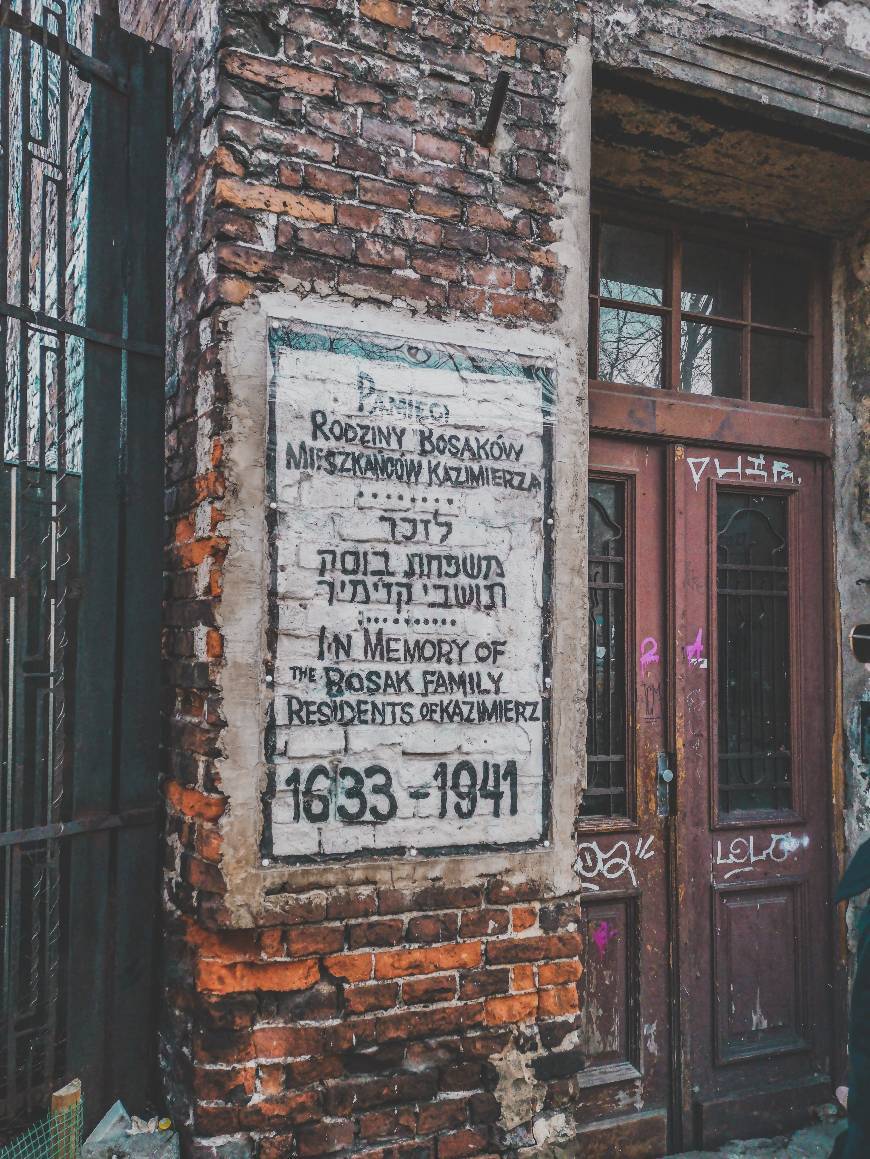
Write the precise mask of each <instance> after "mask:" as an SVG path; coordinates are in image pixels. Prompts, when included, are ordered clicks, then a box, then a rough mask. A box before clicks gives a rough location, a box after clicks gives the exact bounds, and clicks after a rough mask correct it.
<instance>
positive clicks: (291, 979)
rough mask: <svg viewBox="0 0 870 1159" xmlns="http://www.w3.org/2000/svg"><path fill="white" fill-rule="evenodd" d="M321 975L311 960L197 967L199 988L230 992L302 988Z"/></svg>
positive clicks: (236, 963) (220, 963) (201, 965)
mask: <svg viewBox="0 0 870 1159" xmlns="http://www.w3.org/2000/svg"><path fill="white" fill-rule="evenodd" d="M319 976H320V971H319V969H318V966H317V962H316V961H315V960H314V959H310V960H308V961H303V962H231V963H224V962H212V961H202V962H200V963H199V965H198V966H197V972H196V984H197V989H199V990H208V991H210V992H212V993H215V994H229V993H232V992H234V991H238V990H270V991H272V990H274V991H287V990H305V989H307V988H308V987H309V986H313V985H314V984H315V982H317V980H318V978H319Z"/></svg>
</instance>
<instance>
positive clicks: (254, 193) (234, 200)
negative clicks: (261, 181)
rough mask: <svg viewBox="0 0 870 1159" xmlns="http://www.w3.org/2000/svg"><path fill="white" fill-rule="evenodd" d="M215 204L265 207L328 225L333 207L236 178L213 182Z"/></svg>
mask: <svg viewBox="0 0 870 1159" xmlns="http://www.w3.org/2000/svg"><path fill="white" fill-rule="evenodd" d="M215 205H234V206H237V207H238V208H239V209H256V210H261V209H265V210H268V212H269V213H286V214H287V215H288V216H290V217H298V218H300V219H301V220H303V221H319V222H323V223H325V224H331V223H332V221H333V220H334V218H335V208H334V206H332V205H331V204H330V203H329V202H327V201H320V200H318V199H317V198H315V197H307V196H305V195H304V194H301V193H290V192H288V191H285V190H283V189H275V188H274V186H272V185H255V184H252V183H250V182H246V181H240V180H239V179H238V178H236V177H221V178H220V179H219V180H218V181H217V183H216V185H215Z"/></svg>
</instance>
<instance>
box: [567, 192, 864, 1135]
mask: <svg viewBox="0 0 870 1159" xmlns="http://www.w3.org/2000/svg"><path fill="white" fill-rule="evenodd" d="M651 204H652V206H653V207H652V209H651V208H650V207H651ZM592 205H593V210H592V212H593V227H592V238H593V243H592V257H591V272H590V311H589V313H590V324H589V346H590V361H589V365H590V367H591V368H595V367H596V366H597V351H596V350H595V344H596V343H597V336H598V325H597V309H598V306H597V293H596V291H597V277H598V260H599V258H598V244H597V229H596V224H595V223H596V220H600V219H601V218H602V217H607V218H608V219H611V218H612V219H615V220H617V221H619V223H620V224H631V225H634V226H637V227H639V228H644V227H647V228H649V227H652V228H655V229H659V230H662V229H664V230H671V231H673V230H675V229H676V228H677V227H678V226H679V227H680V228H681V229H682V228H688V229H690V230H691V231H695V230H698V231H705V230H712V231H714V232H715V233H716V234H717V235H719V236H720V237H723V238H727V237H728V236H729V234H730V236H732V237H733V236H735V234H736V232H737V231H736V230H735V225H734V222H733V221H729V220H728V219H727V218H723V217H722V216H721V215H718V214H710V213H703V212H696V211H692V210H690V209H685V210H684V209H682V208H680V209H677V208H674V207H673V206H667V205H661V204H659V205H656V204H655V202H652V203H651V199H649V198H644V199H643V200H641V199H640V198H636V197H631V196H626V195H622V194H618V195H617V194H614V193H613V192H612V191H607V192H606V194H605V193H604V192H603V191H594V192H593V198H592ZM742 224H743V223H742V222H741V225H742ZM746 234H748V236H750V237H751V238H753V239H756V238H757V239H758V240H760V241H762V242H765V243H768V244H786V245H788V246H789V247H790V248H794V247H798V248H800V249H801V250H802V251H803V252H804V253H806V254H807V255H808V256H809V258H810V261H811V263H812V281H811V292H810V327H811V330H812V331H813V346H812V349H813V353H812V355H811V357H810V359H809V365H808V400H809V402H810V405H809V406H808V407H807V408H805V409H803V408H801V409H798V408H794V407H787V406H779V405H774V404H761V403H753V402H751V401H748V400H745V399H742V398H741V399H714V398H707V397H702V396H693V395H689V394H684V393H682V392H680V391H679V389H678V388H677V383H676V381H675V382H674V389H662V388H652V387H643V386H632V385H627V384H624V383H611V382H606V381H603V380H599V379H597V378H595V377H592V376H591V375H590V380H589V425H590V437H594V436H596V435H599V436H605V437H610V438H624V439H626V440H627V441H637V440H641V441H644V442H654V443H659V444H664V445H665V447H668V446H672V445H674V444H686V445H693V444H697V445H705V446H715V447H719V448H722V449H724V450H729V451H733V450H735V449H741V448H744V447H746V446H750V447H752V448H753V449H758V450H763V451H766V452H767V451H770V452H782V453H783V454H788V453H791V454H793V455H803V456H806V457H811V458H813V459H816V460H818V461H820V462H821V465H822V471H821V475H822V488H821V496H820V502H821V508H822V558H821V561H820V563H821V576H820V586H821V589H822V595H823V605H824V606H823V625H822V632H823V637H824V640H825V646H824V648H823V669H822V679H823V680H824V689H823V698H824V721H825V740H826V746H825V747H826V748H827V743H828V742H829V744H830V754H831V756H830V768H831V776H830V781H829V785H828V787H829V789H830V791H829V792H827V793H826V799H827V801H828V815H827V825H828V835H829V838H830V849H829V857H828V887H829V893H830V896H831V897H832V898H833V894H834V890H835V886H836V882H837V881H838V879H839V876H840V873H841V872H842V866H843V861H844V856H845V825H844V817H845V812H844V803H845V769H844V762H843V757H842V753H843V738H844V733H843V722H842V711H841V708H840V689H841V667H840V647H839V644H840V633H839V618H838V616H837V586H836V573H835V550H834V505H833V468H832V454H833V433H832V421H831V379H832V364H833V357H832V318H831V293H832V278H831V261H832V243H831V242H830V241H829V239H827V238H824V237H821V236H819V235H818V234H811V233H806V232H801V231H798V230H794V229H784V228H781V227H778V226H770V225H765V224H763V223H757V224H756V223H753V224H752V226H751V227H750V228H749V229H748V230H747V231H746ZM672 257H673V254H672V251H671V249H670V247H669V250H668V267H667V268H668V270H669V271H670V272H671V282H670V287H669V288H670V293H671V295H672V299H671V300H676V294H675V282H674V280H673V277H674V275H673V271H674V269H675V268H676V262H677V261H678V257H677V258H676V259H674V260H673V261H672V260H671V259H672ZM679 313H680V311H679V308H677V309H675V310H673V315H675V316H676V317H677V318H678V317H679ZM672 328H673V326H672ZM665 350H666V353H665V358H667V357H668V353H667V350H668V348H667V346H666V347H665ZM670 356H671V367H673V365H674V363H675V362H676V352H674V351H671V352H670ZM665 457H666V464H665V472H666V495H665V497H664V498H665V503H666V511H665V526H666V537H667V543H666V550H665V562H666V580H665V582H666V608H665V623H666V627H667V639H668V650H669V653H672V652H673V649H674V646H675V639H676V612H677V592H676V586H675V584H676V571H675V564H676V560H675V558H674V551H675V535H674V533H675V527H674V519H675V511H674V501H675V494H676V480H675V456H674V455H673V454H671V453H668V452H667V451H666V452H665ZM676 679H677V674H676V665H675V664H673V663H669V664H668V665H667V672H666V673H665V685H666V689H667V700H668V707H667V711H666V712H665V735H666V743H667V746H668V751H669V752H676V740H677V737H676V714H675V712H674V711H673V708H674V705H675V703H676V699H675V697H676ZM675 825H676V816H675V815H672V816H671V817H670V818H669V819H668V841H667V857H668V865H667V867H666V869H667V874H668V881H669V882H670V883H676V882H677V880H678V878H677V875H676V870H677V864H676V859H677V842H676V840H675V833H674V828H675ZM667 902H668V913H669V921H668V928H669V938H670V951H669V952H670V958H671V979H670V1010H671V1034H670V1050H671V1092H670V1103H671V1105H670V1108H669V1110H670V1115H669V1118H670V1131H671V1136H672V1138H671V1149H672V1150H679V1149H682V1147H683V1145H684V1139H685V1135H686V1129H685V1128H686V1124H685V1122H684V1115H685V1110H684V1109H685V1107H686V1106H687V1105H689V1103H690V1102H691V1090H690V1076H689V1075H688V1073H687V1067H686V1065H685V1064H684V1062H683V1057H682V1049H681V1041H680V1040H681V1027H682V1001H681V985H680V974H679V966H680V955H679V952H678V947H679V916H678V912H677V909H678V907H677V906H676V904H675V899H674V889H673V888H669V890H668V897H667ZM829 940H830V945H831V957H830V959H829V965H830V977H831V982H832V992H831V996H830V1005H829V1010H830V1018H831V1037H832V1044H833V1050H832V1058H831V1079H832V1082H833V1083H835V1084H836V1082H838V1081H840V1080H841V1078H842V1076H843V1075H844V1074H845V1072H846V1059H847V1050H846V1047H847V1037H848V1035H847V1007H848V963H847V940H846V923H845V915H844V914H842V913H840V912H839V911H838V909H837V908H836V907H834V906H833V905H832V906H831V928H830V930H829Z"/></svg>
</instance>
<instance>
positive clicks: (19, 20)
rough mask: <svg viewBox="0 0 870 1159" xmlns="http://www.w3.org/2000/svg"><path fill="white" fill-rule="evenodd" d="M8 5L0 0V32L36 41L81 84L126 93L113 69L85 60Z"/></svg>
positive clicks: (92, 59) (62, 40)
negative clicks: (67, 66) (62, 61)
mask: <svg viewBox="0 0 870 1159" xmlns="http://www.w3.org/2000/svg"><path fill="white" fill-rule="evenodd" d="M11 4H12V0H0V28H3V27H6V28H11V29H12V30H13V31H14V32H17V33H19V34H20V35H21V36H23V37H25V38H27V39H29V40H34V41H37V42H38V43H39V44H42V45H44V46H45V47H46V48H47V49H48V50H49V51H50V52H53V53H55V54H56V55H57V56H60V57H63V58H64V59H66V60H68V61H69V63H70V64H71V65H72V66H73V67H74V68H75V70H76V72H77V73H78V74H79V76H80V77H81V78H82V79H83V80H87V81H101V82H102V83H103V84H107V85H110V86H111V87H112V88H114V89H117V90H118V92H126V91H127V81H126V78H125V77H123V76H122V75H121V74H120V73H119V72H118V71H117V70H116V69H114V68H112V67H111V66H110V65H107V64H105V63H104V62H103V61H101V60H97V59H96V57H93V56H88V54H87V53H86V52H82V50H81V49H80V48H76V46H75V45H74V44H70V43H69V41H68V40H67V39H66V38H65V37H61V36H58V35H57V34H56V33H53V32H49V31H48V27H47V26H46V25H42V24H36V23H35V22H34V21H33V20H28V19H27V17H25V16H23V15H22V14H21V13H20V12H15V11H14V9H13V8H12V7H11Z"/></svg>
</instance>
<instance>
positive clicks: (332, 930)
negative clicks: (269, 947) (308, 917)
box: [284, 926, 344, 958]
mask: <svg viewBox="0 0 870 1159" xmlns="http://www.w3.org/2000/svg"><path fill="white" fill-rule="evenodd" d="M284 941H285V944H286V946H287V957H288V958H306V957H308V956H309V955H310V954H332V953H335V952H336V950H340V949H341V948H342V946H343V945H344V927H343V926H311V927H307V928H306V927H303V928H302V929H298V930H288V931H287V933H286V935H285V938H284Z"/></svg>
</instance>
